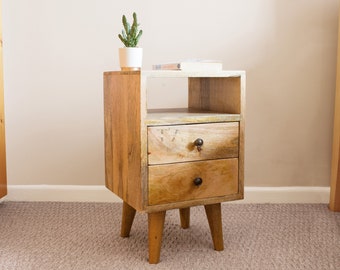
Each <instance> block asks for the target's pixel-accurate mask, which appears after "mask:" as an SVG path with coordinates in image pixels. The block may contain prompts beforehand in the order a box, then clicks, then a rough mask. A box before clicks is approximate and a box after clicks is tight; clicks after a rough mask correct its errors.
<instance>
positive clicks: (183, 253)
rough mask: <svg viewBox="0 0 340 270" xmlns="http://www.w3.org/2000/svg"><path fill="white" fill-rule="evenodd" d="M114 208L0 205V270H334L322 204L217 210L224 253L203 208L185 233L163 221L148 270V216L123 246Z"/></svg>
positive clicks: (329, 223)
mask: <svg viewBox="0 0 340 270" xmlns="http://www.w3.org/2000/svg"><path fill="white" fill-rule="evenodd" d="M121 208H122V204H120V203H61V202H7V201H4V202H2V203H0V269H6V270H12V269H23V270H26V269H32V270H33V269H34V270H40V269H44V270H45V269H46V270H51V269H63V270H68V269H79V270H80V269H82V270H84V269H176V270H177V269H214V270H216V269H261V270H265V269H268V270H269V269H270V270H272V269H280V270H282V269H308V270H311V269H317V270H322V269H327V270H328V269H340V213H334V212H330V211H329V210H328V208H327V205H325V204H223V205H222V218H223V233H224V245H225V249H224V251H221V252H217V251H214V250H213V245H212V240H211V235H210V231H209V226H208V222H207V219H206V216H205V212H204V207H202V206H201V207H194V208H192V210H191V227H190V228H189V229H187V230H183V229H181V228H180V226H179V213H178V210H171V211H168V212H167V214H166V219H165V228H164V235H163V244H162V250H161V261H160V263H159V264H157V265H149V264H148V261H147V256H148V240H147V239H148V238H147V215H146V214H141V213H137V215H136V218H135V220H134V224H133V227H132V230H131V236H130V237H129V238H121V237H120V236H119V232H120V220H121Z"/></svg>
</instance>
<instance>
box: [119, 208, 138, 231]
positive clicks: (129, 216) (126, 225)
mask: <svg viewBox="0 0 340 270" xmlns="http://www.w3.org/2000/svg"><path fill="white" fill-rule="evenodd" d="M135 215H136V210H135V209H134V208H133V207H131V206H130V205H128V204H127V203H126V202H123V215H122V227H121V231H120V236H121V237H129V236H130V231H131V227H132V223H133V220H134V218H135Z"/></svg>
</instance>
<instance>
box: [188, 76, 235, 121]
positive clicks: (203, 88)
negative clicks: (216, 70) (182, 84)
mask: <svg viewBox="0 0 340 270" xmlns="http://www.w3.org/2000/svg"><path fill="white" fill-rule="evenodd" d="M240 80H241V77H226V78H223V77H222V78H189V84H188V85H189V92H188V94H189V97H188V107H189V108H195V109H201V110H209V111H214V112H219V113H228V114H229V113H230V114H240V113H241V83H240Z"/></svg>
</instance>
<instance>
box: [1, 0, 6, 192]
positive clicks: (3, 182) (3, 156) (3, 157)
mask: <svg viewBox="0 0 340 270" xmlns="http://www.w3.org/2000/svg"><path fill="white" fill-rule="evenodd" d="M1 14H2V6H1V2H0V45H1V47H0V66H1V70H0V198H2V197H3V196H5V195H6V194H7V174H6V143H5V113H4V80H3V60H2V17H1Z"/></svg>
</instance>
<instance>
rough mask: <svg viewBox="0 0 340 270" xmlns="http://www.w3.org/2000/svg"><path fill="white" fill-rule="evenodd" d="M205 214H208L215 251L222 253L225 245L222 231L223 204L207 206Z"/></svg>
mask: <svg viewBox="0 0 340 270" xmlns="http://www.w3.org/2000/svg"><path fill="white" fill-rule="evenodd" d="M204 208H205V213H206V214H207V218H208V223H209V228H210V232H211V237H212V240H213V243H214V249H215V250H217V251H222V250H223V249H224V245H223V231H222V215H221V204H220V203H218V204H210V205H205V206H204Z"/></svg>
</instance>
